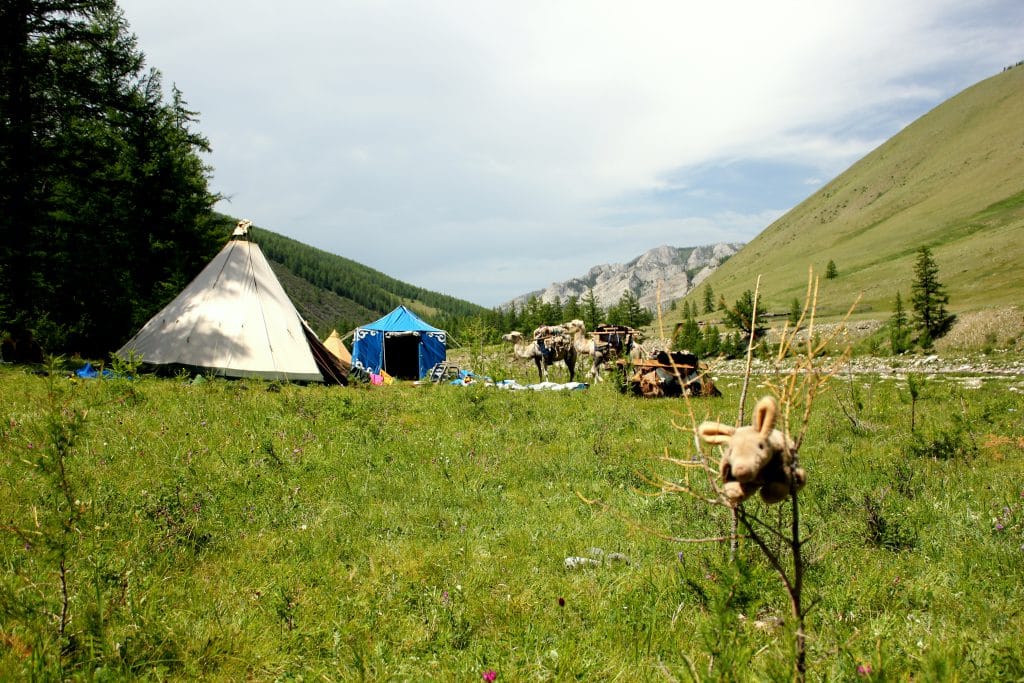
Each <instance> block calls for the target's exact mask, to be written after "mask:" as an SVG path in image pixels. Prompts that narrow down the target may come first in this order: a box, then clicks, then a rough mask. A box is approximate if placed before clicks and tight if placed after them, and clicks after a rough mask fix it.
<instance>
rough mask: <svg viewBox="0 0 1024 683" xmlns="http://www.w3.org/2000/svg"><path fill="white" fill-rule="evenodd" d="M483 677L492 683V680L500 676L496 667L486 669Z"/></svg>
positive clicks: (488, 682)
mask: <svg viewBox="0 0 1024 683" xmlns="http://www.w3.org/2000/svg"><path fill="white" fill-rule="evenodd" d="M482 678H483V679H484V680H485V681H487V683H492V681H494V680H495V679H497V678H498V672H497V671H495V670H494V669H488V670H487V671H485V672H484V673H483V676H482Z"/></svg>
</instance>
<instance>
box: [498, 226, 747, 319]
mask: <svg viewBox="0 0 1024 683" xmlns="http://www.w3.org/2000/svg"><path fill="white" fill-rule="evenodd" d="M742 246H743V244H742V243H740V242H719V243H717V244H709V245H705V246H700V247H673V246H669V245H667V244H663V245H661V246H659V247H655V248H653V249H650V250H648V251H645V252H644V253H643V254H641V255H640V256H638V257H636V258H635V259H633V260H632V261H629V262H628V263H624V264H623V263H610V264H604V265H600V266H594V267H593V268H591V269H590V270H589V271H587V273H586V274H585V275H581V276H579V277H575V278H572V279H570V280H566V281H564V282H553V283H551V284H550V285H548V286H547V287H546V288H544V289H541V290H537V291H534V292H529V293H527V294H524V295H522V296H519V297H516V298H515V299H513V300H512V301H509V302H508V303H506V304H505V305H506V306H508V305H509V304H512V303H514V304H516V305H517V306H521V305H522V304H523V303H525V302H526V301H527V300H528V299H529V298H530V297H531V296H536V297H537V298H539V299H542V300H544V301H554V300H555V299H558V300H559V301H565V299H567V298H568V297H571V296H576V297H579V298H581V299H582V298H583V296H584V295H585V294H586V293H587V291H588V290H590V289H593V290H594V297H595V298H596V299H597V302H598V304H600V305H601V306H602V307H604V308H607V307H609V306H613V305H615V304H616V303H618V301H619V299H620V298H622V293H623V292H624V291H625V290H627V289H629V290H631V291H632V292H633V293H634V294H635V295H636V296H637V299H638V300H639V302H640V305H641V306H644V307H645V308H650V309H654V308H655V307H656V306H657V299H658V285H659V283H660V284H661V302H662V305H663V306H667V305H668V303H669V302H671V301H673V300H674V299H678V298H680V297H682V296H685V295H686V294H687V293H688V292H689V291H690V290H691V289H693V288H694V287H696V286H697V285H699V284H700V283H701V282H703V281H704V280H705V279H706V278H707V277H708V275H710V274H711V273H712V272H714V270H715V269H716V268H718V266H720V265H722V263H723V262H724V261H725V260H726V259H728V258H729V257H730V256H732V255H733V254H735V253H736V252H738V251H739V250H740V248H741V247H742Z"/></svg>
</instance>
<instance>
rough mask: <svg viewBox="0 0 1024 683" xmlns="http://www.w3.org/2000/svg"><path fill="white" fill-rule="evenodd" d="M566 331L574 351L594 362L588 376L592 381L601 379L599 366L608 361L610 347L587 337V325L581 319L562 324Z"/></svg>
mask: <svg viewBox="0 0 1024 683" xmlns="http://www.w3.org/2000/svg"><path fill="white" fill-rule="evenodd" d="M564 327H565V329H566V331H567V332H568V333H569V334H571V335H572V346H573V348H574V349H576V353H578V354H583V355H587V356H590V357H591V358H593V359H594V364H593V365H592V366H591V367H590V376H591V378H593V380H594V382H601V381H603V379H602V377H601V367H602V366H604V364H605V363H606V362H607V361H608V358H609V356H610V353H609V352H610V351H611V349H610V348H609V347H608V345H607V344H598V343H597V342H595V341H594V340H593V339H590V338H589V337H587V326H586V324H584V322H583V321H582V320H570V321H569V322H567V323H565V325H564Z"/></svg>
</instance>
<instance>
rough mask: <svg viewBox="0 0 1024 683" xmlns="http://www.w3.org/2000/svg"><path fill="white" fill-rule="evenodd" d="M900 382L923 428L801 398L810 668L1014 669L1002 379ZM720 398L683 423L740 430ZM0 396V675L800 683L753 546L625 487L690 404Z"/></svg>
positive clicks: (35, 378) (652, 472)
mask: <svg viewBox="0 0 1024 683" xmlns="http://www.w3.org/2000/svg"><path fill="white" fill-rule="evenodd" d="M524 373H525V370H524ZM919 381H921V382H922V388H921V391H920V398H919V400H918V401H917V402H916V404H915V405H914V406H913V412H914V421H915V430H914V432H911V429H910V420H911V409H912V406H911V400H910V393H909V391H908V387H907V382H906V380H905V379H902V378H882V377H877V376H859V377H853V378H852V379H851V378H845V377H844V378H837V379H835V380H833V382H832V384H831V385H830V386H829V390H828V392H827V393H825V394H824V395H823V396H822V397H821V398H820V399H819V401H818V403H817V404H816V406H815V412H814V415H813V418H812V422H811V428H810V432H809V435H808V437H807V438H806V440H805V442H804V445H803V448H802V451H801V454H800V456H801V462H802V464H803V466H804V467H805V468H806V470H807V473H808V484H807V487H806V488H805V489H804V491H803V492H802V493H801V494H800V510H801V515H802V520H803V528H804V531H805V533H809V534H810V540H809V542H808V544H807V545H806V547H805V553H806V554H805V557H806V560H807V562H808V565H809V566H808V570H807V573H806V576H805V591H806V592H805V596H804V597H805V601H811V602H812V603H813V604H814V607H813V609H812V610H811V612H810V613H809V615H808V618H807V631H808V634H809V639H808V648H809V651H808V668H809V678H810V679H811V680H827V681H843V680H908V679H913V680H963V681H968V680H971V681H974V680H998V681H1007V680H1022V679H1024V647H1022V636H1021V633H1022V632H1024V581H1022V577H1024V477H1022V474H1024V464H1022V463H1024V423H1022V420H1021V411H1022V410H1024V401H1022V400H1021V391H1022V390H1024V381H1021V380H1020V379H1019V378H1018V379H986V380H985V381H984V382H983V383H982V386H981V387H980V388H967V387H966V386H965V385H964V384H963V383H961V382H960V381H958V379H957V378H955V377H950V378H923V377H922V378H919ZM718 384H719V388H721V389H722V391H723V393H724V396H723V397H722V398H718V399H694V400H693V401H692V403H691V404H690V405H691V406H692V408H693V410H694V412H695V415H696V419H697V420H701V419H704V418H706V417H711V418H715V419H722V420H723V421H727V422H731V421H733V419H734V417H735V414H736V406H737V401H738V396H739V391H740V379H739V378H735V377H720V378H719V379H718ZM763 391H764V390H763V389H761V388H756V387H755V388H754V391H752V393H751V403H752V401H753V400H756V398H757V397H758V396H759V395H760V394H759V393H756V392H763ZM0 395H2V396H3V400H2V402H0V410H2V415H0V447H2V461H0V462H2V479H0V486H2V490H0V524H2V533H0V544H2V545H0V562H2V563H3V571H2V574H0V679H4V680H12V679H25V678H31V677H35V678H39V679H50V680H52V679H72V680H122V679H140V678H141V679H153V680H183V679H196V678H201V679H208V680H232V681H235V680H246V679H250V680H364V679H365V680H409V681H418V680H443V681H479V680H482V677H483V676H484V674H485V673H487V672H494V673H496V675H497V680H499V681H503V680H504V681H519V680H630V681H632V680H743V681H747V680H787V679H791V678H792V668H791V657H792V642H793V634H792V628H793V625H792V624H791V623H790V621H788V620H787V619H788V603H787V602H786V599H785V595H784V592H783V591H782V588H781V584H780V581H779V578H778V577H777V576H776V575H775V574H774V572H773V570H772V568H771V567H770V566H769V564H768V563H767V561H766V560H765V559H764V557H763V556H762V555H761V553H760V551H759V550H758V549H757V548H756V547H755V546H754V545H753V544H751V543H742V542H741V545H740V549H739V553H738V560H737V561H736V562H735V563H730V562H729V558H728V549H727V548H726V547H725V546H723V545H722V544H693V543H681V542H678V541H672V540H667V539H666V538H664V536H675V537H685V538H702V537H707V536H718V535H721V534H726V533H728V529H729V515H728V511H727V510H725V509H724V508H720V507H715V506H708V505H706V504H704V503H701V502H700V501H697V500H694V499H691V498H689V497H684V496H679V495H673V496H661V495H656V494H657V490H656V489H655V488H654V487H653V486H652V485H650V484H649V483H648V481H647V480H648V478H654V477H666V478H669V479H672V480H682V479H684V478H685V477H687V476H688V474H687V473H688V472H689V470H685V469H683V468H680V467H679V466H675V465H672V464H670V463H667V462H663V461H661V460H659V456H661V455H663V454H665V453H666V452H667V453H668V454H669V455H671V456H673V457H676V458H682V459H689V458H691V457H692V456H693V455H694V442H693V437H692V434H690V433H688V432H686V431H681V430H679V429H676V428H675V427H674V426H673V424H672V423H673V421H675V422H676V423H677V424H679V425H684V426H685V425H689V424H691V418H690V416H689V415H688V413H687V404H686V403H685V402H684V401H681V400H670V399H662V400H643V399H637V398H633V397H629V396H625V395H622V394H620V393H619V392H618V391H617V390H616V388H615V387H614V386H613V383H611V382H608V383H604V384H601V385H597V386H593V387H591V388H590V389H588V390H586V391H573V392H507V391H501V390H497V389H493V388H487V387H482V386H476V387H473V386H470V387H453V386H448V385H441V386H424V387H416V386H412V385H409V384H405V385H394V386H390V387H366V386H360V387H348V388H324V387H318V386H309V387H302V386H292V385H279V384H274V383H265V382H249V381H222V380H210V381H206V382H200V383H188V382H185V381H182V380H181V379H157V378H152V377H142V378H140V379H137V380H132V381H129V380H120V379H114V380H78V379H69V378H68V377H66V376H63V374H52V375H50V376H49V377H46V376H41V375H38V374H33V373H30V372H28V371H26V370H25V369H23V368H17V367H11V366H3V367H2V368H0ZM689 476H690V477H691V479H692V480H693V481H694V483H695V484H697V483H699V479H700V475H696V474H692V473H691V474H689ZM582 497H586V498H590V499H599V500H601V501H602V502H603V503H604V504H605V505H606V506H607V507H601V506H597V505H590V504H587V503H586V502H585V501H584V500H583V499H582ZM747 505H748V506H750V507H751V508H753V509H754V510H755V511H756V513H757V514H758V515H759V516H761V517H763V518H765V519H775V518H776V517H777V516H779V515H784V516H785V517H787V518H788V509H789V508H788V503H784V504H782V505H779V506H775V507H772V508H770V509H760V510H758V509H757V508H758V506H760V503H748V504H747ZM616 553H618V554H621V555H615V554H616ZM570 557H584V558H588V559H590V560H594V562H588V563H586V565H585V566H582V567H577V568H568V567H567V566H566V558H570ZM61 567H63V568H64V571H63V572H62V571H61ZM62 574H63V586H62V578H61V577H62ZM65 594H66V596H67V597H66V599H65V598H64V595H65ZM779 620H781V622H782V623H781V624H779V623H778V621H779ZM62 623H63V633H62V626H61V625H62Z"/></svg>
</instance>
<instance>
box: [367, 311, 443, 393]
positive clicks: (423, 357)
mask: <svg viewBox="0 0 1024 683" xmlns="http://www.w3.org/2000/svg"><path fill="white" fill-rule="evenodd" d="M447 343H448V333H447V332H445V331H444V330H440V329H438V328H436V327H434V326H433V325H430V324H428V323H425V322H424V321H423V320H422V319H420V317H419V316H417V315H416V314H415V313H413V312H412V311H410V310H409V309H408V308H406V307H405V306H399V307H398V308H396V309H395V310H393V311H391V312H390V313H388V314H387V315H386V316H384V317H383V318H380V319H379V320H375V321H373V322H372V323H369V324H368V325H363V326H362V327H359V328H356V331H355V334H354V335H353V344H352V367H354V368H359V369H360V370H363V371H365V372H369V373H373V374H380V371H381V370H382V369H383V370H384V371H385V372H387V373H388V374H389V375H391V376H393V377H397V378H399V379H422V378H423V377H425V376H426V375H427V374H428V373H429V372H430V369H431V368H432V367H434V366H435V365H437V364H438V363H440V362H442V361H443V360H444V359H445V358H446V357H447Z"/></svg>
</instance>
